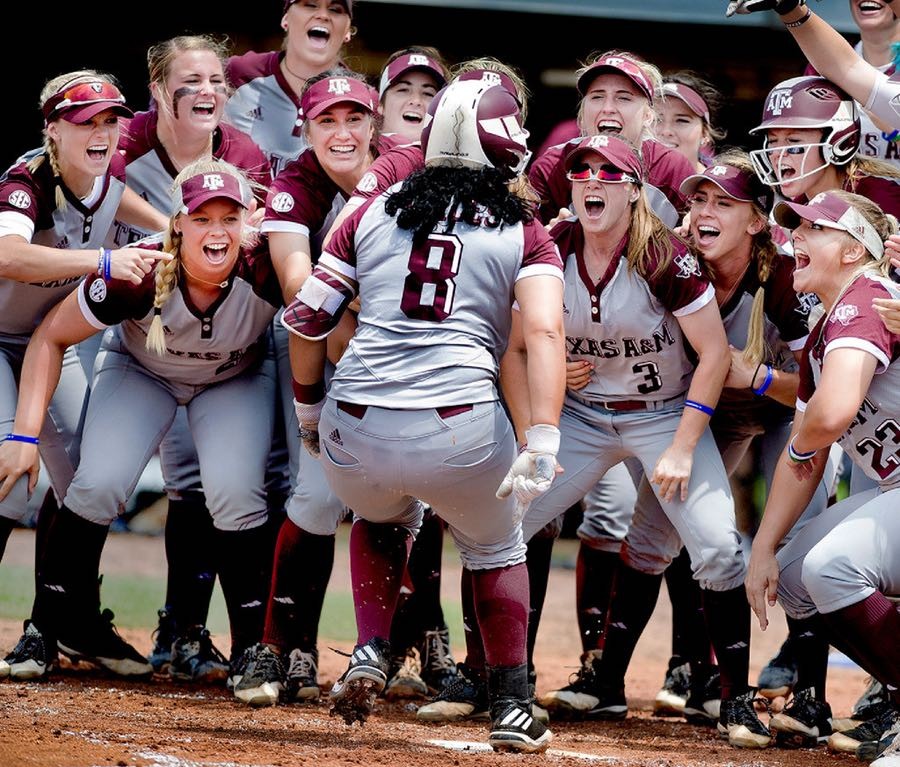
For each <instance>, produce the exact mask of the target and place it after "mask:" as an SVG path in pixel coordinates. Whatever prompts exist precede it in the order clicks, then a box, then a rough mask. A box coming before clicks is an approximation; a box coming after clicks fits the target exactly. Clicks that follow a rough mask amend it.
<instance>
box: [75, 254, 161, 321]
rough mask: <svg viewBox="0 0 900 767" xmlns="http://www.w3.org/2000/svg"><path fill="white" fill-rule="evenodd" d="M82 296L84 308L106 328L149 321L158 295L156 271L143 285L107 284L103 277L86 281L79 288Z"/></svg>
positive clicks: (153, 270)
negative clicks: (132, 322)
mask: <svg viewBox="0 0 900 767" xmlns="http://www.w3.org/2000/svg"><path fill="white" fill-rule="evenodd" d="M134 247H140V248H143V247H146V248H147V249H148V250H160V249H161V245H155V246H147V245H135V246H134ZM79 290H81V292H82V298H83V301H82V306H86V307H87V309H88V311H90V313H91V314H93V315H94V318H96V319H97V320H98V321H99V322H102V323H103V324H104V325H116V324H118V323H119V322H122V321H123V320H138V319H141V318H142V317H146V316H147V313H148V312H149V311H150V310H151V309H152V308H153V299H154V296H155V295H156V270H155V269H152V270H151V271H150V272H149V273H148V274H146V275H145V276H144V279H143V280H142V281H141V283H140V285H134V284H133V283H131V282H128V281H127V280H104V279H103V278H102V277H91V276H89V277H86V278H85V279H84V280H83V281H82V283H81V287H80V288H79Z"/></svg>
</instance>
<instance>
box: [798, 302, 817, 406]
mask: <svg viewBox="0 0 900 767" xmlns="http://www.w3.org/2000/svg"><path fill="white" fill-rule="evenodd" d="M823 319H824V318H823ZM822 321H823V320H819V322H818V323H817V324H816V327H815V329H814V330H813V331H812V333H810V334H809V337H808V338H807V339H806V345H805V346H804V347H803V357H802V359H801V360H800V373H799V378H800V383H799V386H798V387H797V402H796V405H795V407H796V409H797V412H798V413H803V412H805V411H806V403H807V402H809V398H810V397H812V395H813V394H814V393H815V391H816V380H815V377H814V376H813V369H812V362H811V359H812V355H813V346H814V343H815V339H817V338H818V337H819V328H820V327H821V323H822Z"/></svg>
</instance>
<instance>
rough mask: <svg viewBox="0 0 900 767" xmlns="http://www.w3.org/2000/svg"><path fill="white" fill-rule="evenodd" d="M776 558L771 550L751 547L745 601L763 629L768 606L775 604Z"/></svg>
mask: <svg viewBox="0 0 900 767" xmlns="http://www.w3.org/2000/svg"><path fill="white" fill-rule="evenodd" d="M778 574H779V568H778V560H777V559H776V558H775V553H774V552H773V551H761V550H757V549H755V548H754V549H752V550H751V552H750V562H749V564H748V565H747V575H746V576H745V578H744V588H745V589H746V590H747V601H748V602H750V607H751V609H752V610H753V612H754V613H755V614H756V617H757V618H758V619H759V627H760V628H761V629H762V630H763V631H765V630H766V626H768V625H769V619H768V614H767V608H768V607H774V606H775V600H776V597H777V594H778Z"/></svg>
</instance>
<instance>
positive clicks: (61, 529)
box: [31, 506, 109, 639]
mask: <svg viewBox="0 0 900 767" xmlns="http://www.w3.org/2000/svg"><path fill="white" fill-rule="evenodd" d="M108 533H109V526H108V525H98V524H95V523H94V522H89V521H88V520H86V519H84V518H82V517H79V516H78V515H77V514H75V513H74V512H73V511H71V510H70V509H68V508H66V507H65V506H63V507H62V508H61V509H59V510H58V511H57V512H56V513H55V514H53V518H52V519H51V520H50V525H49V528H48V530H47V532H46V537H45V539H44V551H43V556H42V558H41V561H40V563H39V564H38V566H37V572H36V573H35V578H36V580H37V584H38V588H37V592H36V593H35V598H34V608H33V610H32V614H31V615H32V619H33V620H34V622H35V624H36V625H37V627H38V628H39V629H40V630H41V631H42V632H44V633H45V635H47V636H49V637H51V638H53V639H58V638H60V637H63V638H64V637H65V635H66V634H68V633H71V632H73V631H75V632H77V630H78V628H79V627H81V626H83V625H84V624H85V622H86V621H89V620H90V619H91V618H92V617H93V616H96V615H99V610H100V587H99V575H100V555H101V554H102V553H103V545H104V543H105V542H106V536H107V534H108Z"/></svg>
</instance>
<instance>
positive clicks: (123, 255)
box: [109, 248, 174, 285]
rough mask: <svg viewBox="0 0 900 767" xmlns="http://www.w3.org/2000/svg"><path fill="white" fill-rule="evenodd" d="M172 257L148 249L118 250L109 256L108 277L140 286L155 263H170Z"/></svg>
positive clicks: (169, 254)
mask: <svg viewBox="0 0 900 767" xmlns="http://www.w3.org/2000/svg"><path fill="white" fill-rule="evenodd" d="M173 258H174V256H173V255H172V254H171V253H165V252H164V251H162V250H150V249H148V248H119V249H118V250H114V251H112V253H111V254H110V264H109V266H110V268H109V273H110V276H111V277H112V278H113V279H114V280H125V281H127V282H130V283H133V284H134V285H140V284H141V282H143V280H144V277H145V276H146V275H147V274H148V273H149V272H150V270H151V269H153V267H154V266H156V262H157V261H171V260H172V259H173Z"/></svg>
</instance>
